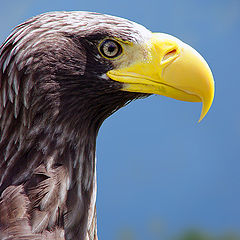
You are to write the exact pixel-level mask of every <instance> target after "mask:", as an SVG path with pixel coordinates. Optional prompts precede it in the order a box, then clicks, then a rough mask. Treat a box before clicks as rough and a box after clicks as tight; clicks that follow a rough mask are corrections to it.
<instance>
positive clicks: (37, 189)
mask: <svg viewBox="0 0 240 240" xmlns="http://www.w3.org/2000/svg"><path fill="white" fill-rule="evenodd" d="M148 34H149V32H148V30H146V29H145V28H144V27H141V26H140V25H137V24H135V23H132V22H130V21H127V20H125V19H121V18H117V17H112V16H108V15H102V14H96V13H87V12H69V13H68V12H55V13H47V14H42V15H39V16H36V17H34V18H31V19H29V20H27V21H26V22H24V23H22V24H20V25H19V26H17V27H16V28H15V29H14V31H13V32H12V34H11V35H10V36H9V37H8V38H7V39H6V41H5V42H4V43H3V44H2V46H1V48H0V129H1V131H0V196H1V198H0V239H2V240H10V239H19V240H20V239H22V240H23V239H24V240H31V239H35V240H37V239H43V240H44V239H45V240H50V239H56V240H75V239H76V240H77V239H81V240H97V226H96V225H97V223H96V208H95V202H96V170H95V169H96V162H95V148H96V137H97V133H98V130H99V128H100V126H101V124H102V122H103V121H104V120H105V119H106V118H107V117H108V116H110V115H111V114H112V113H114V112H115V111H117V110H118V109H119V108H121V107H122V106H124V105H126V104H128V103H129V102H130V101H132V100H134V99H136V98H139V97H143V95H141V94H137V93H127V92H122V91H120V89H121V87H122V85H121V83H118V82H115V81H112V80H111V79H108V78H106V77H103V76H106V75H105V73H106V72H107V71H108V70H110V69H112V68H114V64H113V62H111V61H110V60H107V59H105V58H103V57H102V56H101V55H100V54H99V52H98V43H99V42H100V41H102V39H105V38H106V37H117V38H120V39H122V40H123V41H129V42H134V43H138V42H142V41H144V38H145V36H146V35H148Z"/></svg>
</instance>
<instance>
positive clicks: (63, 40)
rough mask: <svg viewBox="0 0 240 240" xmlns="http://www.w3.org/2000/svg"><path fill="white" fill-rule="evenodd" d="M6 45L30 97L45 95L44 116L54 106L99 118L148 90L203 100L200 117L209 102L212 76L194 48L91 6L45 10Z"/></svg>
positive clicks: (60, 110)
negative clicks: (84, 9)
mask: <svg viewBox="0 0 240 240" xmlns="http://www.w3.org/2000/svg"><path fill="white" fill-rule="evenodd" d="M23 33H24V34H23ZM12 40H14V41H13V42H11V41H12ZM10 43H11V44H13V47H14V51H12V52H11V54H10V56H13V57H15V58H16V62H17V65H18V70H19V72H24V74H28V73H31V79H33V80H34V84H32V85H34V86H35V87H34V88H33V90H32V92H29V96H30V93H31V97H29V98H30V99H32V100H31V101H33V102H41V101H43V102H44V103H45V108H44V110H43V112H44V114H45V112H48V109H53V108H54V109H55V108H56V110H55V112H56V113H57V114H58V113H59V115H60V116H61V117H60V119H62V118H67V122H70V121H69V119H72V121H74V122H77V121H76V119H83V116H84V118H85V119H86V121H90V120H92V119H97V118H99V117H100V119H101V120H99V122H102V121H103V120H104V119H105V118H106V117H108V116H109V115H110V114H112V113H113V112H114V111H116V110H117V109H119V108H120V107H122V106H124V105H125V104H126V103H128V102H129V101H131V100H133V99H135V98H138V97H142V96H146V95H149V94H159V95H163V96H167V97H171V98H175V99H178V100H183V101H190V102H202V106H203V107H202V113H201V116H200V120H202V119H203V117H204V116H205V115H206V113H207V112H208V110H209V108H210V106H211V104H212V101H213V97H214V81H213V76H212V73H211V70H210V68H209V67H208V64H207V63H206V61H205V60H204V59H203V58H202V57H201V56H200V54H199V53H197V52H196V51H195V50H194V49H193V48H191V47H190V46H188V45H187V44H185V43H183V42H182V41H180V40H179V39H177V38H175V37H173V36H170V35H167V34H163V33H152V32H150V31H149V30H147V29H146V28H145V27H143V26H141V25H139V24H136V23H134V22H131V21H128V20H126V19H122V18H118V17H113V16H109V15H104V14H96V13H89V12H70V13H67V12H59V13H48V14H43V15H40V16H37V17H36V18H33V19H30V20H29V21H27V22H26V23H24V24H22V25H20V26H19V27H18V28H17V29H16V30H15V33H14V34H13V36H12V39H10V42H8V43H7V44H10ZM7 44H6V48H7ZM6 53H7V51H6ZM9 59H10V58H9ZM9 59H8V60H9ZM5 65H6V66H7V64H5ZM40 98H42V100H41V101H40V100H39V99H40ZM30 99H29V101H30ZM25 102H26V101H25ZM32 105H33V106H35V104H32ZM50 105H51V107H49V106H50ZM37 109H38V111H39V108H37ZM57 114H56V115H57ZM72 116H74V118H73V117H72ZM73 119H74V120H73ZM89 119H90V120H89Z"/></svg>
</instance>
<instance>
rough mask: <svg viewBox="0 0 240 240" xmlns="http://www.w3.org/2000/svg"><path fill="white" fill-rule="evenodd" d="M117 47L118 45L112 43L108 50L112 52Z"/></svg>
mask: <svg viewBox="0 0 240 240" xmlns="http://www.w3.org/2000/svg"><path fill="white" fill-rule="evenodd" d="M115 49H116V46H114V45H113V44H112V45H110V46H109V47H108V52H110V53H112V52H114V51H115Z"/></svg>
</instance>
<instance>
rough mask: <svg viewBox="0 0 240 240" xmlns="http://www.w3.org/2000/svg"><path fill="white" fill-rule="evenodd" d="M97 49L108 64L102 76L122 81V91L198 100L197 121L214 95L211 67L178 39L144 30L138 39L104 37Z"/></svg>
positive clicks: (203, 114)
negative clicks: (199, 113)
mask: <svg viewBox="0 0 240 240" xmlns="http://www.w3.org/2000/svg"><path fill="white" fill-rule="evenodd" d="M98 52H99V54H100V56H101V57H102V58H105V59H107V60H108V61H109V62H110V63H111V66H112V67H111V69H110V70H108V71H106V76H105V77H107V78H110V79H111V80H114V81H117V82H120V83H122V87H121V90H122V91H126V92H138V93H146V94H159V95H163V96H167V97H171V98H174V99H177V100H182V101H189V102H202V112H201V116H200V119H199V121H201V120H202V119H203V118H204V116H205V115H206V113H207V112H208V110H209V108H210V106H211V104H212V101H213V97H214V81H213V76H212V73H211V70H210V68H209V66H208V64H207V63H206V61H205V60H204V59H203V57H202V56H201V55H200V54H199V53H198V52H197V51H196V50H194V49H193V48H192V47H190V46H189V45H187V44H185V43H183V42H182V41H180V40H179V39H177V38H175V37H173V36H171V35H168V34H163V33H150V32H148V33H147V34H146V32H144V34H143V35H142V38H141V40H140V41H136V40H135V41H127V40H123V39H121V38H118V37H108V36H106V37H105V38H104V39H102V40H100V41H99V42H98Z"/></svg>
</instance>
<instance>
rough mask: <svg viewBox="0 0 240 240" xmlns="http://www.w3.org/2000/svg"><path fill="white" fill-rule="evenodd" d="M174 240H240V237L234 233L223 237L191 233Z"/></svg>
mask: <svg viewBox="0 0 240 240" xmlns="http://www.w3.org/2000/svg"><path fill="white" fill-rule="evenodd" d="M174 240H240V236H236V235H234V234H232V233H229V234H224V235H222V236H212V235H210V234H206V233H202V232H200V231H189V232H186V233H184V234H183V235H182V236H181V237H177V238H175V239H174Z"/></svg>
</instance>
